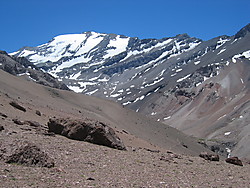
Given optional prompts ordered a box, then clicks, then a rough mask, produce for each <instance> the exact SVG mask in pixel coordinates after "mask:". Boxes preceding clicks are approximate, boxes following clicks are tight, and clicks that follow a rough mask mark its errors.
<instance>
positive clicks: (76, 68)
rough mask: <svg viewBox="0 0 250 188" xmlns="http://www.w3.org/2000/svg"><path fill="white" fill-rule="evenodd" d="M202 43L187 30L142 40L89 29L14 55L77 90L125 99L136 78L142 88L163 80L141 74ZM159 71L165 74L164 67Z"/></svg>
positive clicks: (25, 49) (54, 39)
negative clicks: (168, 35)
mask: <svg viewBox="0 0 250 188" xmlns="http://www.w3.org/2000/svg"><path fill="white" fill-rule="evenodd" d="M200 43H201V40H199V39H196V38H190V37H189V36H188V35H186V34H184V35H178V36H176V37H173V38H164V39H160V40H157V39H144V40H140V39H138V38H130V37H125V36H122V35H115V34H101V33H95V32H86V33H82V34H69V35H61V36H58V37H55V38H53V39H52V40H51V41H49V42H48V43H46V44H43V45H41V46H38V47H34V48H31V47H25V48H22V49H21V50H19V51H18V52H15V53H12V54H11V55H14V56H17V57H26V58H28V59H29V61H31V62H33V63H34V64H35V65H36V66H37V67H40V68H42V69H43V70H45V71H46V72H49V73H50V74H52V75H54V76H55V77H57V78H58V79H59V80H62V81H63V82H64V83H66V84H67V86H68V87H69V88H70V89H72V90H74V91H76V92H82V93H85V94H90V95H93V94H95V95H98V96H102V95H103V96H105V97H108V98H114V99H117V100H118V99H119V100H121V99H120V98H118V96H120V95H122V94H125V93H124V92H121V89H122V88H125V87H126V88H125V89H127V91H128V90H129V88H130V86H132V84H130V83H131V82H134V80H138V82H142V83H143V85H141V84H139V85H138V84H137V85H138V87H139V88H138V89H140V87H150V86H153V85H154V84H155V83H158V82H159V79H158V78H154V79H153V80H152V79H151V78H148V79H144V78H143V81H142V79H141V78H139V77H140V75H139V74H142V73H143V72H147V71H148V70H149V69H151V68H152V66H153V65H154V67H156V65H158V64H162V63H163V61H165V60H167V59H171V58H173V57H176V56H178V55H180V54H182V53H183V52H187V51H190V50H192V49H194V48H195V47H196V46H197V45H199V44H200ZM154 67H153V68H154ZM157 74H163V72H162V70H161V71H160V72H159V71H158V73H157ZM155 77H157V76H155ZM145 78H146V77H145ZM125 85H129V86H125ZM132 87H133V86H132Z"/></svg>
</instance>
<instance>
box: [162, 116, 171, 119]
mask: <svg viewBox="0 0 250 188" xmlns="http://www.w3.org/2000/svg"><path fill="white" fill-rule="evenodd" d="M170 118H171V116H168V117H165V118H163V119H164V120H168V119H170Z"/></svg>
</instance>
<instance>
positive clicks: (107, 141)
mask: <svg viewBox="0 0 250 188" xmlns="http://www.w3.org/2000/svg"><path fill="white" fill-rule="evenodd" d="M48 127H49V132H54V133H56V134H60V135H63V136H66V137H68V138H70V139H74V140H80V141H86V142H90V143H93V144H98V145H103V146H108V147H111V148H115V149H119V150H126V148H125V146H124V144H123V143H122V141H121V140H120V138H119V137H118V136H117V135H116V134H115V131H114V130H113V129H112V128H110V127H109V126H107V125H105V124H104V123H102V122H99V121H93V120H89V119H85V120H71V119H63V118H61V119H57V118H53V119H50V120H49V122H48Z"/></svg>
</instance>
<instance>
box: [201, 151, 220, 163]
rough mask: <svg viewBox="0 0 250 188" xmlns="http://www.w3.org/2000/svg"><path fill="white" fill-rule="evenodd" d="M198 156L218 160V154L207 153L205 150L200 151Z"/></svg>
mask: <svg viewBox="0 0 250 188" xmlns="http://www.w3.org/2000/svg"><path fill="white" fill-rule="evenodd" d="M199 156H200V157H201V158H203V159H205V160H208V161H219V160H220V158H219V155H216V154H209V153H207V152H202V153H201V154H200V155H199Z"/></svg>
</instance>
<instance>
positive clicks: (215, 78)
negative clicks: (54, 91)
mask: <svg viewBox="0 0 250 188" xmlns="http://www.w3.org/2000/svg"><path fill="white" fill-rule="evenodd" d="M249 41H250V24H249V25H247V26H246V27H244V28H242V29H241V30H240V31H239V32H238V33H236V34H235V35H234V36H220V37H216V38H213V39H211V40H208V41H202V40H200V39H197V38H192V37H189V36H188V35H187V34H182V35H177V36H175V37H170V38H163V39H143V40H141V39H139V38H131V37H126V36H122V35H116V34H101V33H96V32H85V33H82V34H71V35H61V36H58V37H55V38H53V39H52V40H51V41H49V42H48V43H45V44H43V45H41V46H38V47H25V48H22V49H20V50H19V51H17V52H14V53H12V54H11V55H13V56H16V57H26V58H28V59H29V60H30V61H31V62H33V63H34V64H35V65H36V66H38V67H40V68H42V69H43V70H44V71H46V72H48V73H50V74H52V75H54V76H55V77H57V78H58V79H59V80H61V81H63V82H64V83H65V84H66V85H67V86H68V87H69V88H70V89H72V90H74V91H76V92H82V93H85V94H88V95H94V96H98V97H102V98H107V99H111V100H114V101H116V102H119V103H120V104H122V105H124V106H127V107H129V108H131V109H134V110H135V111H137V112H140V113H143V114H146V115H148V116H150V117H151V118H153V119H155V120H157V121H161V122H164V123H166V124H170V125H171V126H173V127H176V128H178V129H180V130H182V131H184V132H185V133H187V134H190V135H194V136H197V137H202V138H207V139H210V140H211V139H218V140H220V141H221V142H220V143H216V144H217V145H219V146H218V147H219V148H220V151H219V152H221V153H222V152H224V153H225V154H227V153H228V152H229V151H230V152H232V153H238V152H239V153H241V154H242V156H246V155H248V154H249V156H250V149H243V148H242V146H243V145H245V144H250V139H247V138H248V137H249V136H250V135H249V134H250V133H249V132H250V131H247V130H250V128H249V126H248V123H247V122H249V121H250V119H249V118H248V117H249V116H247V115H246V114H250V110H249V109H250V105H249V104H248V103H249V98H250V96H249V93H250V92H249V88H250V84H249V83H250V82H249V80H250V75H249V72H250V68H249V65H250V42H249ZM234 130H237V131H234ZM213 144H214V143H213ZM217 145H216V147H217ZM213 147H215V146H214V145H213ZM221 148H222V149H221ZM231 150H232V151H231Z"/></svg>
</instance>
